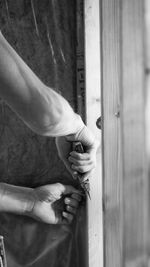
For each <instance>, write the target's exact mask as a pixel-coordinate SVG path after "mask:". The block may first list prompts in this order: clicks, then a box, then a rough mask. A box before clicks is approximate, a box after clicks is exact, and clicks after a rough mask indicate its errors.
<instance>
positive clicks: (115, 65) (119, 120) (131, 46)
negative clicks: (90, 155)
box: [101, 0, 149, 267]
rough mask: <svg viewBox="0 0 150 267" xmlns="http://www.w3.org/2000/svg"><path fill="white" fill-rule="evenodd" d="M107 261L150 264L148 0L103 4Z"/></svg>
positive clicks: (129, 266) (109, 264) (130, 266)
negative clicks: (149, 254)
mask: <svg viewBox="0 0 150 267" xmlns="http://www.w3.org/2000/svg"><path fill="white" fill-rule="evenodd" d="M101 21H102V29H101V38H102V49H101V51H102V61H101V62H102V64H101V67H102V103H103V108H102V112H103V114H102V115H103V181H104V192H103V197H104V252H105V253H104V262H105V266H106V267H122V266H123V267H143V266H144V267H147V266H148V234H149V231H148V213H149V204H148V175H147V164H146V163H147V159H146V153H145V98H144V97H145V96H144V91H145V75H144V70H145V69H144V68H145V63H144V1H142V0H125V1H121V0H111V1H109V0H103V1H102V6H101Z"/></svg>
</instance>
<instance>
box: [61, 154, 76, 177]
mask: <svg viewBox="0 0 150 267" xmlns="http://www.w3.org/2000/svg"><path fill="white" fill-rule="evenodd" d="M63 163H64V164H65V166H66V168H67V170H68V171H69V172H70V173H71V175H72V177H73V179H75V180H76V179H77V175H78V173H77V172H76V171H74V170H72V169H71V163H70V162H69V160H68V159H67V160H66V159H65V160H63Z"/></svg>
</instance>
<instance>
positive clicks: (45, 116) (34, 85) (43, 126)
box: [0, 33, 83, 136]
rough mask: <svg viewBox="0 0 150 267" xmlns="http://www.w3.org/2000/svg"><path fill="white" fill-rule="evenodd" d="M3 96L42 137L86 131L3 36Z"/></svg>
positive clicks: (0, 39)
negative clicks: (82, 129)
mask: <svg viewBox="0 0 150 267" xmlns="http://www.w3.org/2000/svg"><path fill="white" fill-rule="evenodd" d="M0 96H1V97H2V98H3V99H4V100H5V101H6V102H7V104H8V105H9V106H10V107H11V108H12V109H13V110H14V111H15V112H16V113H17V114H18V115H19V116H20V117H21V119H22V120H23V121H24V122H25V123H26V124H27V125H28V126H29V127H30V128H31V129H32V130H33V131H35V132H36V133H39V134H41V135H48V136H63V135H68V134H73V133H76V132H77V131H79V130H80V129H81V128H83V122H82V121H81V119H80V117H79V116H78V115H77V114H75V113H74V111H73V110H72V108H71V106H70V105H69V103H68V102H67V101H66V100H65V99H64V98H63V97H62V96H60V95H59V94H57V93H56V92H55V91H54V90H52V89H51V88H49V87H47V86H46V85H45V84H44V83H43V82H42V81H41V80H40V79H39V78H38V77H37V76H36V75H35V74H34V73H33V71H32V70H31V69H30V68H29V67H28V66H27V65H26V63H25V62H24V61H23V60H22V59H21V58H20V56H19V55H18V54H17V53H16V52H15V50H14V49H13V48H12V47H11V46H10V45H9V43H8V42H7V41H6V39H5V38H4V37H3V35H2V34H1V33H0Z"/></svg>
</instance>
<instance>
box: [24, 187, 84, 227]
mask: <svg viewBox="0 0 150 267" xmlns="http://www.w3.org/2000/svg"><path fill="white" fill-rule="evenodd" d="M33 198H34V205H33V207H32V209H31V211H30V212H28V215H29V216H31V217H33V218H35V219H36V220H40V221H42V222H45V223H48V224H66V223H71V222H72V220H73V217H74V215H75V214H76V211H77V208H78V206H79V202H80V201H81V193H80V191H78V190H76V189H75V188H74V187H73V186H70V185H63V184H61V183H56V184H49V185H44V186H40V187H37V188H35V189H34V190H33Z"/></svg>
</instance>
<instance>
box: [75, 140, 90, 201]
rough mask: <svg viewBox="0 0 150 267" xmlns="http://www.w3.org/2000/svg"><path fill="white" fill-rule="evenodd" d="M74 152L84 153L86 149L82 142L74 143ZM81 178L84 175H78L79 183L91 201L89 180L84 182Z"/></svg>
mask: <svg viewBox="0 0 150 267" xmlns="http://www.w3.org/2000/svg"><path fill="white" fill-rule="evenodd" d="M73 151H76V152H78V153H84V148H83V146H82V144H81V142H78V141H76V142H73ZM81 177H82V174H81V173H78V181H79V183H80V185H81V187H82V188H83V190H84V192H85V193H87V195H88V197H89V199H91V196H90V184H89V180H88V179H87V180H86V181H83V182H82V181H81Z"/></svg>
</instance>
